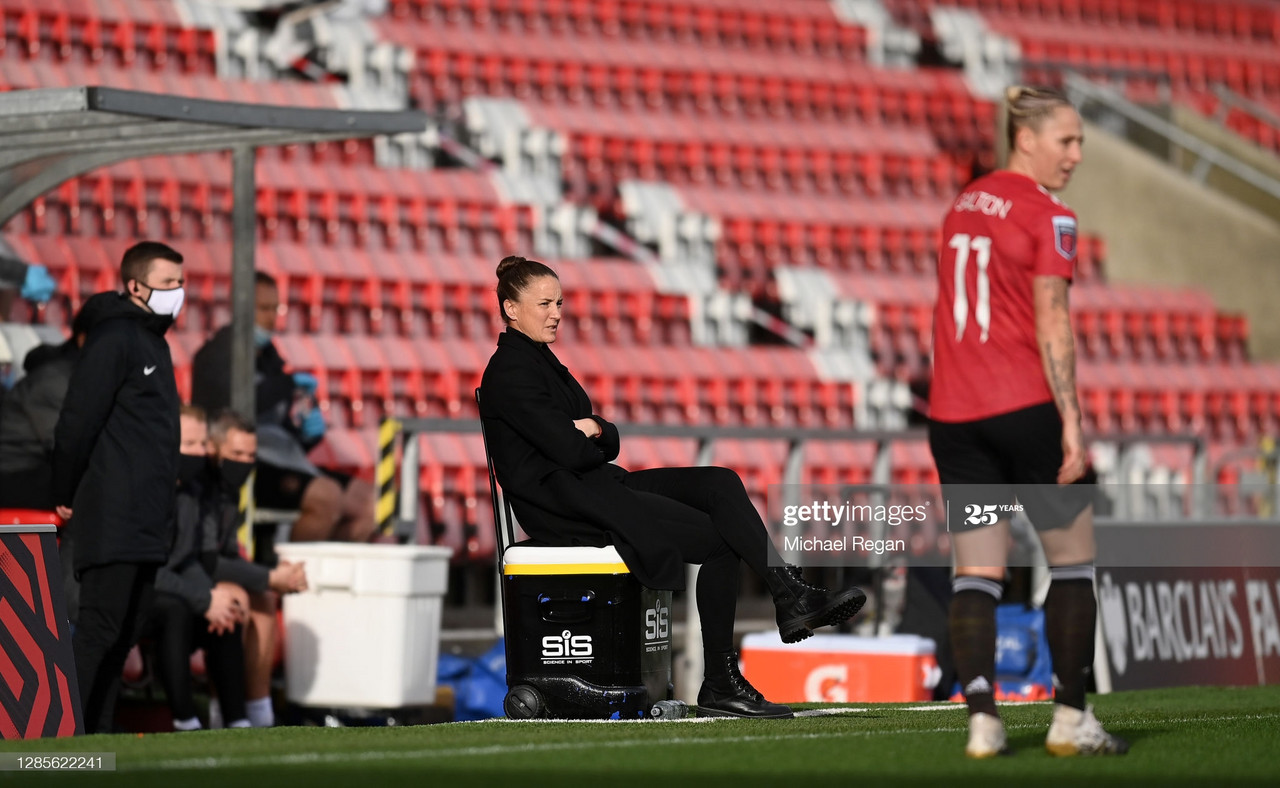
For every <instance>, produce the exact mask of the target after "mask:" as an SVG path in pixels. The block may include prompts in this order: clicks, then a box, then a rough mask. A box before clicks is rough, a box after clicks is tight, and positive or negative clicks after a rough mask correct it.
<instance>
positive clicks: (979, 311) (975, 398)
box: [929, 170, 1076, 422]
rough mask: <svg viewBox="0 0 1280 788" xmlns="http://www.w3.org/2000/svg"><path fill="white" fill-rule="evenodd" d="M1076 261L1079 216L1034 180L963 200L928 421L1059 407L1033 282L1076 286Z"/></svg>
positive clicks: (950, 233)
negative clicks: (1044, 362) (1058, 280)
mask: <svg viewBox="0 0 1280 788" xmlns="http://www.w3.org/2000/svg"><path fill="white" fill-rule="evenodd" d="M1075 259H1076V215H1075V213H1073V212H1072V211H1071V209H1070V208H1068V207H1067V206H1065V205H1063V204H1062V203H1061V202H1059V201H1058V200H1057V198H1055V197H1054V196H1053V195H1051V194H1049V193H1048V192H1047V191H1045V190H1044V189H1042V188H1040V186H1039V185H1037V184H1036V182H1035V181H1033V180H1032V179H1030V178H1028V177H1027V176H1025V175H1019V174H1017V173H1014V172H1009V171H1007V170H1001V171H998V172H993V173H991V174H990V175H986V176H984V177H982V178H979V179H978V180H976V181H974V182H973V183H972V184H970V185H969V186H968V187H967V188H966V189H965V190H964V191H963V192H962V193H961V194H960V196H959V197H957V198H956V201H955V202H954V203H953V204H952V206H951V210H950V211H948V212H947V218H946V219H945V220H944V221H943V223H942V251H941V252H940V253H939V255H938V302H937V305H936V306H935V307H934V311H933V385H932V386H931V388H930V392H929V415H930V418H933V419H935V420H937V421H946V422H958V421H973V420H975V419H984V418H987V417H989V416H996V415H999V414H1001V413H1009V412H1011V411H1014V410H1018V409H1020V408H1026V407H1029V406H1031V405H1038V404H1041V403H1044V402H1051V401H1052V400H1053V392H1052V391H1050V389H1049V384H1048V383H1047V382H1046V381H1045V378H1044V369H1043V367H1042V366H1041V362H1040V349H1039V347H1038V346H1037V344H1036V323H1035V302H1034V299H1033V296H1032V290H1031V283H1032V280H1033V279H1034V278H1035V277H1037V276H1061V277H1063V278H1064V279H1067V280H1068V281H1070V280H1071V274H1072V269H1073V268H1074V266H1075Z"/></svg>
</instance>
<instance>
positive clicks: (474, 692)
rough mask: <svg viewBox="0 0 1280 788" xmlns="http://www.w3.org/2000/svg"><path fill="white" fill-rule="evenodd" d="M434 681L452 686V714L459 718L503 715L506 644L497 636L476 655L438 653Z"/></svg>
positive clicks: (505, 687)
mask: <svg viewBox="0 0 1280 788" xmlns="http://www.w3.org/2000/svg"><path fill="white" fill-rule="evenodd" d="M436 685H437V686H441V687H449V688H451V689H452V690H453V697H454V712H453V718H454V719H455V720H457V721H458V722H465V721H467V720H487V719H492V718H494V717H502V716H504V712H503V710H502V699H503V698H504V697H506V694H507V652H506V644H505V643H504V642H503V641H502V640H499V641H498V642H497V643H496V644H494V646H493V647H492V648H490V649H489V650H488V651H487V652H485V653H484V654H481V655H480V656H478V657H459V656H456V655H454V654H441V655H440V659H439V661H438V663H437V667H436Z"/></svg>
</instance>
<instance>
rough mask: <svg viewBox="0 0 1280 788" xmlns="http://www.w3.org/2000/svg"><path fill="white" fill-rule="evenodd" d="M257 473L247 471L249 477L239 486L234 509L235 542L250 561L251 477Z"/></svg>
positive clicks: (251, 547)
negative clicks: (237, 499) (237, 525)
mask: <svg viewBox="0 0 1280 788" xmlns="http://www.w3.org/2000/svg"><path fill="white" fill-rule="evenodd" d="M257 475H258V472H257V470H256V469H255V470H252V471H249V478H247V479H245V480H244V484H243V485H241V486H240V501H239V506H238V507H237V509H236V511H237V517H238V519H237V521H236V522H238V523H240V526H239V527H238V528H236V543H237V544H238V545H240V552H241V554H243V555H244V557H245V558H247V559H248V560H250V561H252V560H253V508H254V504H253V479H254V477H255V476H257Z"/></svg>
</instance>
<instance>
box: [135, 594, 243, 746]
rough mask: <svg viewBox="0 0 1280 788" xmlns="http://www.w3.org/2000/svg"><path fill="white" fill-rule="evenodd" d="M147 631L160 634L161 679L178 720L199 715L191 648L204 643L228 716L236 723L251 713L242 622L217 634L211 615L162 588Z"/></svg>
mask: <svg viewBox="0 0 1280 788" xmlns="http://www.w3.org/2000/svg"><path fill="white" fill-rule="evenodd" d="M144 632H145V633H146V634H147V635H149V636H150V637H152V638H154V639H155V646H156V661H157V666H158V668H159V671H160V681H161V683H162V684H163V685H164V693H165V696H166V697H167V698H168V699H169V711H170V712H171V713H172V714H173V718H174V719H175V720H189V719H191V718H192V717H195V716H196V703H195V692H194V690H193V689H192V682H191V654H192V652H194V651H195V650H196V649H197V648H203V649H204V664H205V670H206V671H207V673H208V676H209V681H210V682H211V683H212V684H213V687H214V689H216V690H217V692H218V702H219V703H220V704H222V716H223V719H225V720H226V721H227V722H228V723H230V722H235V721H236V720H241V719H245V718H246V716H247V714H246V712H245V707H244V697H245V689H244V682H245V679H244V631H243V629H242V628H241V627H239V626H237V627H236V628H235V629H234V630H232V631H231V632H226V633H223V634H220V635H215V634H213V633H212V632H210V631H209V622H208V621H207V620H206V619H205V617H204V616H203V615H197V614H196V613H195V612H194V611H193V610H192V609H191V606H190V605H188V604H187V603H186V601H185V600H184V599H182V597H179V596H176V595H174V594H167V593H165V592H163V591H161V592H158V593H157V594H156V598H155V603H154V604H153V605H152V611H151V616H150V620H149V621H148V623H147V626H146V627H145V629H144Z"/></svg>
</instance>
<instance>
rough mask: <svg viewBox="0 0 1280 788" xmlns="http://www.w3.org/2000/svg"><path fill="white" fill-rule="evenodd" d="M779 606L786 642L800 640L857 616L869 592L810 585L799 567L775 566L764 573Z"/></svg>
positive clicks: (782, 632)
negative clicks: (821, 628)
mask: <svg viewBox="0 0 1280 788" xmlns="http://www.w3.org/2000/svg"><path fill="white" fill-rule="evenodd" d="M765 582H766V583H767V584H768V586H769V591H770V592H771V593H772V594H773V604H774V606H775V607H777V609H778V631H779V632H780V633H781V634H782V642H783V643H798V642H799V641H801V640H804V639H805V638H807V637H809V636H810V635H812V634H813V630H815V629H817V628H818V627H829V626H836V625H837V624H843V623H844V622H845V621H848V620H849V619H851V618H853V617H854V616H856V615H858V611H859V610H861V609H862V606H863V605H864V604H865V603H866V601H867V595H866V594H864V593H862V591H861V590H860V589H858V588H856V587H852V586H851V587H849V588H846V589H845V590H843V591H828V590H826V589H825V588H818V587H817V586H811V585H809V584H808V583H806V582H805V580H804V576H803V575H801V574H800V567H797V566H781V567H774V568H772V569H770V570H769V572H768V574H766V575H765Z"/></svg>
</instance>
